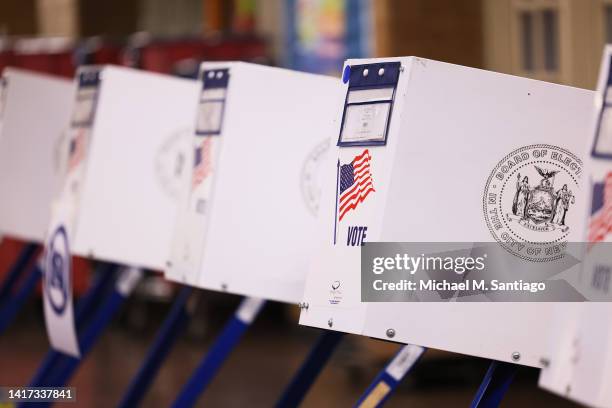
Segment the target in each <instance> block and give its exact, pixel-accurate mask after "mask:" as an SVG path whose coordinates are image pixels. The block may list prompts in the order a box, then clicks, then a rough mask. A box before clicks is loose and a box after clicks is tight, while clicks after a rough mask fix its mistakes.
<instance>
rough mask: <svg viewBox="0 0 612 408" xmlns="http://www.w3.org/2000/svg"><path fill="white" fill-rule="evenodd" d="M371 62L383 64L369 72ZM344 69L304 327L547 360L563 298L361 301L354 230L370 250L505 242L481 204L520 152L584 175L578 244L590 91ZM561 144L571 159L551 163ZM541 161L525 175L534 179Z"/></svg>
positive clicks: (576, 219) (407, 65)
mask: <svg viewBox="0 0 612 408" xmlns="http://www.w3.org/2000/svg"><path fill="white" fill-rule="evenodd" d="M364 64H379V65H373V66H370V67H369V68H368V71H367V73H364V67H363V66H362V65H364ZM398 64H399V65H398ZM400 65H401V66H400ZM346 66H350V67H351V68H350V75H349V76H347V77H346V78H347V79H348V78H350V81H348V83H347V84H346V85H345V86H344V94H345V95H347V91H348V90H349V89H350V93H349V94H348V96H347V99H346V102H345V104H346V109H344V107H343V104H341V105H339V106H337V107H336V108H335V109H336V116H337V118H338V119H340V118H342V117H344V123H343V124H342V127H340V126H338V127H337V128H336V129H335V132H336V141H338V143H339V144H340V145H339V146H337V145H336V143H334V145H333V147H332V149H331V150H330V154H329V156H328V160H327V161H326V163H325V166H324V170H323V173H324V181H323V187H322V191H323V195H322V197H321V204H320V218H319V219H320V222H321V223H322V226H323V227H322V228H323V229H324V230H325V232H324V235H323V236H321V237H320V238H319V239H318V242H319V243H320V248H319V250H318V253H317V255H315V256H313V263H312V265H311V267H310V270H309V275H308V277H307V281H306V286H305V294H304V298H303V299H304V302H305V303H306V304H307V305H308V307H307V308H305V309H304V310H302V313H301V317H300V323H301V324H305V325H309V326H315V327H321V328H326V329H328V328H332V329H333V330H339V331H345V332H350V333H357V334H362V335H366V336H370V337H376V338H381V339H387V340H389V339H392V340H393V341H397V342H401V343H408V344H416V345H422V346H429V347H433V348H438V349H444V350H449V351H453V352H458V353H464V354H468V355H474V356H480V357H486V358H492V359H496V360H501V361H512V362H517V363H520V364H525V365H530V366H539V364H540V358H541V357H542V356H543V355H544V350H545V347H546V344H547V334H548V332H549V325H550V323H549V322H550V319H551V316H552V314H553V309H554V307H555V304H551V303H493V302H490V303H464V302H453V303H416V302H415V303H402V302H396V303H362V302H361V292H360V289H361V288H360V286H361V282H360V246H359V245H360V235H361V236H362V234H357V235H356V234H352V233H351V232H353V231H358V232H359V231H364V233H365V234H366V237H365V239H364V241H366V242H377V241H378V242H455V243H465V246H466V248H468V249H469V247H470V244H469V243H472V242H495V237H494V235H493V233H492V231H491V230H490V229H489V228H488V225H487V221H486V219H485V211H483V202H486V201H483V196H484V194H485V189H486V188H487V187H489V186H488V184H487V183H488V180H489V177H490V176H491V175H492V173H493V171H494V169H496V166H497V165H498V163H500V162H503V160H504V158H507V159H509V160H514V157H515V156H516V153H515V152H517V149H518V156H519V159H517V160H520V158H521V157H522V156H521V155H522V153H524V152H527V153H528V154H529V155H530V156H529V157H532V156H534V155H536V154H537V155H539V154H542V155H549V156H548V157H547V159H550V161H554V160H552V159H555V158H556V159H558V158H559V157H572V159H571V160H570V159H568V160H570V162H571V164H569V167H572V169H568V170H567V171H566V172H564V174H573V175H574V176H575V179H576V180H574V181H573V183H574V184H572V186H571V188H572V190H573V192H574V195H575V197H576V201H575V204H574V207H573V208H572V209H571V211H570V212H568V218H567V223H568V225H571V228H570V229H569V232H567V231H566V232H567V235H566V239H567V240H568V241H580V237H581V235H580V233H579V231H581V229H582V224H583V222H584V220H583V219H582V218H583V217H581V215H582V208H583V206H584V202H583V201H584V200H582V199H581V195H580V194H579V186H578V182H579V181H578V179H579V177H578V175H576V173H579V172H580V169H581V163H580V159H579V158H578V157H577V155H582V153H583V151H584V149H585V147H584V146H585V143H586V141H585V135H586V134H587V132H588V123H589V119H590V115H591V104H592V98H593V93H592V92H589V91H586V90H581V89H575V88H570V87H565V86H559V85H555V84H550V83H545V82H540V81H534V80H528V79H523V78H518V77H513V76H508V75H503V74H498V73H493V72H488V71H483V70H478V69H472V68H467V67H462V66H457V65H451V64H446V63H441V62H437V61H431V60H426V59H422V58H417V57H404V58H388V59H364V60H348V61H347V62H346ZM346 66H345V67H346ZM347 73H348V71H347V70H346V69H345V74H347ZM393 75H396V78H397V87H396V90H395V92H393V84H394V81H393ZM379 76H380V78H383V79H384V78H387V77H388V76H390V79H389V81H390V82H388V83H387V85H385V86H386V87H378V88H376V89H369V90H367V88H359V87H357V88H349V86H350V84H351V82H353V81H354V80H355V81H359V79H358V78H361V77H364V78H366V77H367V78H371V79H372V81H376V79H375V78H377V77H379ZM381 80H382V79H381ZM364 81H365V83H366V84H367V81H369V79H367V80H364ZM389 84H391V85H389ZM389 86H390V87H391V88H390V89H389ZM370 88H372V87H370ZM371 101H376V102H375V103H374V104H372V105H367V104H365V105H363V104H361V105H360V103H363V102H371ZM379 101H380V102H379ZM389 111H390V112H391V114H390V119H389V115H388V112H389ZM340 129H342V130H340ZM339 133H340V136H339V135H338V134H339ZM534 145H539V147H533V146H534ZM521 149H523V150H521ZM559 149H564V150H563V152H564V153H563V155H562V156H559V155H558V154H556V155H555V156H554V157H551V156H550V155H552V153H553V152H560V151H561V150H559ZM536 150H539V152H536ZM572 153H573V154H572ZM570 162H568V163H570ZM363 163H366V165H364V164H363ZM504 163H505V162H504ZM349 164H350V166H352V167H354V169H355V170H354V171H356V172H357V171H364V172H365V171H366V170H364V168H366V167H367V172H369V175H368V178H369V179H368V181H366V182H364V185H363V186H362V189H361V193H360V194H359V195H357V196H356V197H357V199H353V200H352V201H351V198H350V197H349V198H346V199H345V198H344V196H343V195H342V193H340V194H339V195H338V196H337V195H336V194H338V193H339V192H341V191H342V189H343V188H344V187H345V186H344V183H345V180H344V171H345V167H344V166H348V165H349ZM547 166H549V167H554V168H556V166H558V165H557V164H547ZM531 167H532V166H529V168H527V167H525V168H523V169H522V171H521V172H524V173H529V174H530V178H531V177H533V176H532V175H531V172H535V169H532V168H531ZM359 169H361V170H359ZM500 169H501V168H500ZM506 170H507V169H506ZM351 171H353V170H351ZM500 171H501V170H500ZM502 173H503V172H502ZM503 174H506V173H503ZM508 174H510V173H508ZM536 176H537V173H536ZM355 177H356V179H355V180H356V182H357V181H358V180H363V177H364V176H363V174H361V173H360V174H356V176H355ZM512 177H514V179H516V175H513V176H512ZM567 177H568V178H569V177H570V176H569V175H568V176H567ZM533 178H535V180H532V183H533V182H538V181H539V178H537V177H533ZM351 180H352V179H351ZM367 183H370V184H367ZM514 183H515V182H514V181H512V182H511V184H510V185H512V187H514ZM568 183H569V181H568ZM349 184H350V183H349ZM491 187H492V186H491ZM555 187H556V188H560V187H561V186H555ZM351 188H352V187H351ZM368 190H371V191H368ZM349 191H350V190H349ZM337 197H338V198H337ZM365 228H367V229H365ZM349 234H350V235H349ZM560 307H567V308H571V307H572V305H571V304H569V305H565V306H560ZM515 353H519V354H520V358H519V359H518V361H517V360H516V358H515V359H513V358H512V355H513V354H514V355H515V357H516V356H518V355H517V354H515Z"/></svg>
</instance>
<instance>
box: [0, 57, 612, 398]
mask: <svg viewBox="0 0 612 408" xmlns="http://www.w3.org/2000/svg"><path fill="white" fill-rule="evenodd" d="M609 59H610V50H608V49H607V50H606V52H605V53H604V58H603V63H602V71H601V72H602V74H601V79H600V84H599V88H598V91H597V92H596V93H593V92H591V91H587V90H582V89H576V88H570V87H565V86H561V85H556V84H550V83H546V82H540V81H534V80H529V79H524V78H518V77H513V76H508V75H503V74H498V73H493V72H488V71H483V70H477V69H472V68H467V67H462V66H457V65H451V64H446V63H442V62H437V61H432V60H426V59H422V58H418V57H402V58H384V59H359V60H348V61H346V63H345V66H344V69H343V74H342V78H333V77H325V76H319V75H312V74H306V73H300V72H293V71H289V70H285V69H279V68H272V67H267V66H261V65H255V64H248V63H241V62H216V63H204V64H202V66H201V68H200V75H199V79H198V80H189V79H181V78H175V77H170V76H166V75H161V74H154V73H147V72H142V71H138V70H134V69H130V68H123V67H117V66H111V65H102V66H85V67H82V68H80V69H79V70H78V72H77V74H76V75H75V78H74V80H73V81H69V80H63V79H58V78H53V77H50V76H46V75H40V74H34V73H31V72H28V71H24V70H17V69H11V68H7V69H5V70H4V72H3V75H2V78H3V79H2V89H1V93H0V95H1V99H0V191H1V193H0V194H2V197H3V199H2V200H0V232H1V233H2V234H3V235H5V236H11V237H15V238H18V239H21V240H23V241H25V242H28V243H32V244H38V245H41V246H44V250H43V252H42V253H41V254H40V256H39V258H38V260H37V262H36V263H35V264H34V265H33V266H31V267H30V268H26V266H25V265H16V266H21V267H20V268H14V269H15V271H14V273H13V275H11V276H12V277H11V276H9V277H8V278H7V280H8V282H5V283H4V285H5V286H7V285H8V286H7V287H8V289H7V290H5V291H4V292H6V293H5V294H4V295H5V296H6V301H5V302H4V303H3V304H2V310H0V330H1V331H6V330H9V328H8V325H9V323H10V322H11V321H12V320H13V319H14V318H15V316H16V315H17V312H18V309H19V306H20V305H21V304H23V302H24V301H25V299H26V298H27V295H28V293H30V292H31V291H32V290H34V288H35V286H36V283H37V282H38V280H40V279H41V278H42V287H43V297H44V301H43V304H44V313H45V321H46V326H47V333H48V336H49V340H50V343H51V349H50V351H49V353H48V354H47V356H46V357H45V359H44V361H42V362H41V365H40V367H39V369H38V371H37V372H36V373H33V376H32V380H31V383H30V384H29V385H31V386H65V385H66V384H68V383H69V381H70V378H71V376H72V375H73V374H74V372H75V371H76V370H77V369H78V367H79V363H80V361H81V360H82V359H84V358H85V357H86V356H87V354H88V353H89V352H90V350H91V349H92V348H93V347H94V346H95V342H96V340H97V338H98V337H99V335H100V333H102V331H103V330H104V328H105V327H106V326H107V325H108V323H109V322H110V321H111V320H112V318H113V316H114V315H115V313H116V312H117V310H119V308H120V307H121V305H122V303H123V302H124V301H125V299H127V298H128V297H129V296H130V293H132V291H133V290H134V288H135V286H136V285H137V284H138V282H139V280H140V279H141V278H142V276H143V275H144V274H145V273H151V272H150V271H151V270H157V271H163V273H164V276H165V278H166V279H168V280H170V281H173V282H176V283H178V284H179V285H180V287H181V288H182V289H181V290H180V292H179V294H178V296H177V298H176V300H175V303H174V305H173V307H172V309H171V311H170V313H169V314H168V315H167V316H166V317H165V320H164V322H163V323H162V325H161V326H160V328H159V332H158V333H157V335H156V338H155V340H154V342H153V343H152V344H151V348H150V350H149V352H148V353H147V356H146V358H145V360H144V361H143V363H142V365H141V367H140V369H139V370H138V371H137V372H135V373H134V378H133V381H132V382H131V383H130V384H126V389H125V394H124V395H123V396H122V399H121V402H120V406H125V407H128V406H136V405H138V404H139V403H140V402H141V401H142V398H143V396H144V395H145V393H146V391H147V388H148V387H149V385H150V384H151V383H152V381H153V379H154V378H155V375H156V373H157V371H158V369H159V368H160V367H161V365H162V364H163V361H164V359H165V357H166V356H167V354H168V353H169V350H170V349H171V347H172V346H173V345H174V344H175V341H176V340H177V339H178V338H180V336H181V333H182V332H183V329H184V327H185V322H186V321H187V320H188V319H189V318H190V317H191V315H192V314H193V307H191V303H192V301H193V299H194V298H196V297H197V293H196V292H197V291H198V290H199V289H207V290H212V291H217V292H222V293H230V294H237V295H241V296H244V300H243V301H242V303H241V304H240V306H239V307H238V309H237V310H236V312H235V314H234V316H233V317H232V318H231V319H230V320H229V321H228V322H227V324H226V326H225V327H224V328H223V330H222V332H221V333H220V334H219V336H218V338H217V340H216V341H215V342H214V343H213V345H212V346H211V348H210V349H209V350H208V351H207V353H205V355H203V356H202V360H201V362H200V364H199V365H198V367H197V369H196V370H195V371H194V373H193V375H192V376H191V378H190V380H189V381H188V382H187V383H186V384H185V385H184V387H183V389H181V390H177V396H176V401H175V404H174V405H175V406H192V405H194V404H195V403H196V401H197V398H198V397H199V395H200V394H201V393H202V392H203V391H204V390H205V389H206V387H207V385H208V384H209V383H210V381H211V380H212V379H213V378H214V375H215V373H216V372H217V371H218V369H219V367H220V366H221V365H222V363H223V361H224V360H225V358H226V357H227V356H228V355H229V354H230V353H231V351H232V350H233V348H234V347H236V346H237V345H238V342H239V340H240V338H241V336H242V335H243V334H244V333H245V332H246V331H247V330H248V328H249V326H250V324H251V323H252V322H253V321H254V319H255V318H256V317H257V315H258V314H259V313H260V312H261V311H262V310H263V306H264V303H265V302H283V303H291V304H297V305H299V307H300V310H301V315H300V324H303V325H307V326H312V327H314V328H318V329H320V338H319V340H317V341H316V342H315V343H313V345H312V350H311V352H310V353H309V354H308V355H305V356H304V362H303V365H302V367H301V368H300V369H299V370H298V371H297V372H296V373H295V377H294V378H293V379H292V380H291V381H289V382H288V384H287V386H286V389H285V390H284V391H283V393H282V394H281V395H280V396H279V400H278V406H296V405H299V403H300V401H301V400H302V399H303V397H304V396H305V394H306V393H307V392H308V390H309V388H310V386H311V385H312V384H313V383H314V380H315V379H316V377H317V374H318V373H319V372H320V371H321V370H322V368H323V366H324V365H325V363H326V361H327V360H328V359H329V357H330V355H331V354H332V352H333V350H334V348H335V347H337V346H338V345H339V344H341V343H340V340H341V339H342V336H343V335H344V334H345V333H348V334H352V335H361V336H368V337H373V338H378V339H382V340H385V341H392V342H397V343H400V344H403V346H402V348H401V349H400V351H399V352H398V353H397V355H396V356H395V357H394V358H393V359H392V360H391V361H390V362H389V364H388V365H387V366H386V367H385V368H384V370H383V371H381V373H380V374H379V375H378V376H377V377H376V378H375V379H373V382H372V384H371V386H370V387H369V388H368V389H367V390H364V393H363V396H362V397H361V399H360V400H359V401H356V404H357V405H358V406H380V405H382V404H383V403H384V402H385V401H386V400H387V399H388V398H389V397H390V396H391V395H392V392H393V390H394V389H395V387H396V386H397V385H398V384H399V383H400V382H401V380H402V378H403V377H404V376H406V375H407V374H408V373H409V372H410V370H411V368H412V367H413V366H414V365H415V364H418V360H419V358H420V357H421V356H422V355H423V354H424V353H426V352H427V348H435V349H442V350H447V351H451V352H455V353H461V354H465V355H469V356H476V357H481V358H486V359H489V360H491V366H490V368H489V370H488V371H487V373H486V375H485V378H484V379H483V383H482V385H481V387H480V388H479V389H478V390H474V392H475V397H474V402H473V406H496V405H497V404H499V402H500V401H501V399H502V398H503V395H504V392H505V390H506V389H507V388H508V387H509V386H510V383H511V381H512V377H513V375H514V373H515V371H516V368H517V367H518V366H520V365H525V366H530V367H536V368H539V369H541V376H540V386H542V387H543V388H545V389H548V390H551V391H553V392H555V393H558V394H560V395H563V396H565V397H567V398H569V399H573V400H576V401H578V402H581V403H584V404H586V405H589V406H612V393H610V391H609V389H608V388H607V387H606V384H607V381H608V380H609V378H610V372H611V371H610V370H611V369H612V356H611V355H610V353H611V352H612V347H611V344H610V338H611V337H610V336H611V333H612V331H611V330H610V329H611V325H610V324H608V323H607V322H608V320H609V314H608V311H609V306H608V304H607V303H604V302H589V303H587V302H576V301H574V300H576V298H575V297H572V298H571V300H572V301H571V302H569V301H567V302H562V301H559V300H556V301H550V300H549V301H542V299H539V298H537V299H536V298H527V299H522V300H523V301H515V302H508V301H507V299H501V301H500V299H496V298H495V296H494V295H487V294H482V293H468V294H466V295H465V296H464V295H461V296H459V295H457V296H454V297H451V298H450V299H446V301H439V299H438V301H431V300H427V299H421V300H422V301H414V299H412V300H410V299H405V298H401V297H400V298H383V299H382V301H377V300H369V301H364V299H369V298H368V296H369V294H368V293H366V292H367V291H366V290H365V286H366V284H365V283H364V282H366V281H365V280H363V276H362V275H363V271H362V268H363V266H364V265H363V262H364V259H365V258H364V257H363V256H364V250H365V249H364V248H368V247H369V245H368V244H369V243H377V242H396V243H405V242H409V243H419V242H420V243H423V242H426V243H432V244H435V243H452V245H453V248H454V250H456V251H459V252H462V251H463V252H466V253H473V250H474V246H475V244H474V243H482V242H489V243H490V242H493V243H495V245H499V246H500V247H501V248H503V251H505V252H507V253H510V256H512V257H517V258H520V259H522V260H523V261H526V263H519V264H516V265H523V268H518V269H522V270H516V271H514V272H515V273H516V274H517V276H520V277H521V278H524V279H526V280H528V279H529V273H530V270H531V269H530V268H529V267H524V265H532V264H538V263H539V264H544V263H545V262H546V261H548V259H547V258H546V256H549V255H550V253H549V252H548V250H547V248H549V247H550V248H552V247H554V248H557V246H558V245H560V243H580V242H586V241H594V242H595V241H596V242H601V243H603V242H605V241H606V240H607V241H609V240H610V239H611V237H612V235H611V234H610V229H611V226H612V224H611V217H612V212H611V211H610V208H611V205H612V204H611V203H612V199H611V191H612V190H610V186H611V185H612V162H611V160H612V130H610V129H609V118H608V112H607V110H606V109H607V107H608V105H609V103H610V102H609V97H608V96H607V89H608V87H609V84H610V83H611V81H612V80H611V79H610V75H609V71H610V64H609ZM530 197H536V198H537V200H539V201H536V200H535V199H531V201H529V200H530ZM553 201H554V203H555V205H554V206H553V207H551V208H548V207H546V204H547V203H549V204H550V203H551V202H553ZM532 204H533V205H532ZM536 204H537V205H539V206H543V207H537V206H536ZM536 207H537V208H536ZM536 210H537V211H536ZM546 211H548V213H547V212H546ZM543 213H544V214H545V215H542V214H543ZM538 217H540V218H538ZM542 217H546V218H545V219H544V218H542ZM589 250H590V251H591V254H597V252H598V251H599V252H602V253H603V254H602V255H601V257H600V258H597V257H595V260H594V261H592V262H591V263H579V262H576V263H573V264H571V265H569V266H568V267H567V270H566V271H565V273H566V274H567V276H569V277H567V278H563V279H561V280H562V281H563V282H565V280H567V281H572V279H573V278H572V277H574V276H577V277H578V279H577V282H573V281H572V283H575V285H574V286H573V287H580V288H582V290H583V291H584V292H585V293H586V292H588V291H593V290H599V291H600V292H601V293H599V294H598V296H599V300H607V298H606V295H607V286H606V285H607V284H608V283H609V280H608V281H606V279H609V278H606V276H607V275H606V272H605V271H606V269H605V268H606V267H607V268H608V269H607V271H608V273H609V270H610V267H611V266H610V264H607V266H606V264H605V261H606V247H605V246H599V247H591V246H589ZM553 252H554V251H553ZM555 253H556V252H555ZM73 256H78V257H81V258H88V259H91V260H93V261H95V262H96V264H97V265H98V266H97V273H96V276H95V280H94V282H93V283H92V285H91V288H90V289H89V291H88V292H87V293H86V294H85V296H83V297H82V298H81V299H80V300H79V301H78V302H76V303H75V304H73V303H74V302H73V290H72V285H73V284H72V282H73V269H74V268H73ZM553 258H554V259H555V260H556V259H558V258H559V257H558V256H555V257H553ZM530 262H531V263H530ZM513 265H514V264H513ZM589 268H590V269H589ZM19 269H21V271H19ZM515 269H517V268H515ZM20 273H21V274H22V275H23V276H25V278H24V279H21V280H20V279H18V277H17V276H18V275H19V274H20ZM9 278H10V279H9ZM564 279H565V280H564ZM563 282H561V283H559V287H560V288H561V289H559V290H562V289H564V288H566V287H565V286H564V285H563ZM593 282H596V283H597V285H595V288H594V286H593V284H592V283H593ZM602 282H603V283H602ZM606 282H608V283H606ZM557 283H558V282H555V284H557ZM19 284H20V285H19ZM555 287H556V286H555ZM572 293H573V292H572ZM581 293H582V292H581ZM204 295H205V294H204ZM585 298H588V299H591V297H588V296H586V294H585V295H584V296H583V297H582V298H579V299H582V300H584V299H585ZM496 300H497V301H496ZM504 300H506V301H504ZM525 300H526V301H525ZM271 358H274V356H271Z"/></svg>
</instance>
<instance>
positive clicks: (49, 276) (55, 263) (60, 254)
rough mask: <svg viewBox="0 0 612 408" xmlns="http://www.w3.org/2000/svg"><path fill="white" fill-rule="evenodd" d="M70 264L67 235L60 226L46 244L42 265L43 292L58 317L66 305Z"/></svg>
mask: <svg viewBox="0 0 612 408" xmlns="http://www.w3.org/2000/svg"><path fill="white" fill-rule="evenodd" d="M70 262H71V260H70V250H69V248H68V235H67V234H66V229H65V228H64V226H63V225H60V226H59V227H58V228H57V229H56V230H55V232H54V233H53V234H52V235H51V239H50V240H49V242H48V244H47V253H46V256H45V264H44V276H45V285H44V288H45V292H46V294H47V298H48V299H49V303H50V304H51V307H52V308H53V311H54V312H55V313H57V314H58V315H61V314H63V313H64V311H65V310H66V305H67V304H68V293H69V292H68V291H69V289H70V267H71V265H70Z"/></svg>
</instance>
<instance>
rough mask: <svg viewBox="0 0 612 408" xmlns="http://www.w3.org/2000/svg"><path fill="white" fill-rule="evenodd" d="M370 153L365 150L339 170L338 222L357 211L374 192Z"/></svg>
mask: <svg viewBox="0 0 612 408" xmlns="http://www.w3.org/2000/svg"><path fill="white" fill-rule="evenodd" d="M371 160H372V157H371V156H370V151H369V150H368V149H365V150H364V151H363V152H362V153H361V154H360V155H358V156H355V158H354V159H353V160H352V161H351V162H350V163H348V164H343V165H341V166H340V168H339V178H340V181H339V184H340V186H339V194H340V197H339V198H338V203H337V204H338V210H337V214H338V221H342V218H344V216H345V215H346V214H347V213H348V212H349V211H352V210H355V209H356V208H357V207H358V206H359V204H361V203H362V202H363V201H364V200H365V199H366V198H367V197H368V196H369V195H370V193H373V192H374V191H376V190H374V184H372V174H371V172H370V162H371Z"/></svg>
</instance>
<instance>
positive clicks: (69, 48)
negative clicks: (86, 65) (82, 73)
mask: <svg viewBox="0 0 612 408" xmlns="http://www.w3.org/2000/svg"><path fill="white" fill-rule="evenodd" d="M74 47H75V43H74V41H72V40H70V39H67V38H23V39H18V40H16V41H15V42H14V43H13V57H12V61H11V65H13V66H15V67H19V68H24V69H29V70H31V71H36V72H43V73H47V74H54V75H59V76H63V77H68V78H72V77H73V76H74V73H75V70H76V64H75V59H74Z"/></svg>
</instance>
